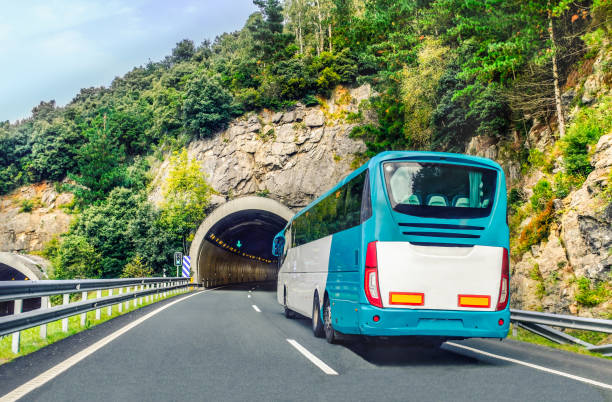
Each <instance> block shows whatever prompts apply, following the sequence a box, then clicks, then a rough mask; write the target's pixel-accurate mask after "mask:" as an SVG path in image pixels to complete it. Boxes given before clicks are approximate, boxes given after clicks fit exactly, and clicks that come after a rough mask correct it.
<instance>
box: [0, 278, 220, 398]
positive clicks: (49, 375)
mask: <svg viewBox="0 0 612 402" xmlns="http://www.w3.org/2000/svg"><path fill="white" fill-rule="evenodd" d="M220 287H223V286H219V287H217V288H212V289H208V290H204V291H202V292H197V293H194V294H191V295H189V296H186V297H183V298H180V299H179V300H175V301H173V302H171V303H168V304H166V305H164V306H161V307H160V308H158V309H157V310H154V311H152V312H150V313H148V314H147V315H145V316H143V317H140V318H139V319H137V320H136V321H133V322H131V323H129V324H127V325H125V326H124V327H123V328H121V329H119V330H117V331H115V332H113V333H112V334H110V335H108V336H106V337H105V338H102V339H100V340H99V341H98V342H96V343H94V344H93V345H91V346H89V347H88V348H86V349H83V350H82V351H80V352H79V353H77V354H75V355H73V356H71V357H69V358H68V359H66V360H64V361H63V362H61V363H59V364H58V365H56V366H54V367H52V368H50V369H49V370H47V371H45V372H44V373H42V374H40V375H39V376H38V377H35V378H33V379H31V380H30V381H28V382H26V383H25V384H23V385H21V386H19V387H17V388H16V389H14V390H13V391H11V392H9V393H8V394H6V395H4V396H3V397H1V398H0V402H8V401H16V400H18V399H19V398H22V397H23V396H25V395H27V394H28V393H30V392H32V391H34V390H35V389H36V388H38V387H40V386H41V385H44V384H46V383H47V382H49V381H51V380H52V379H54V378H55V377H57V376H58V375H60V374H61V373H63V372H64V371H66V370H68V369H69V368H71V367H72V366H74V365H75V364H77V363H78V362H80V361H81V360H83V359H84V358H86V357H87V356H90V355H91V354H93V353H94V352H96V351H98V350H99V349H102V348H103V347H104V346H106V345H108V344H109V343H111V342H112V341H114V340H115V339H117V338H119V337H120V336H121V335H123V334H125V333H126V332H128V331H129V330H131V329H132V328H134V327H136V326H138V325H140V324H142V323H143V322H144V321H146V320H148V319H149V318H151V317H153V316H154V315H156V314H158V313H161V312H162V311H163V310H165V309H167V308H168V307H170V306H172V305H174V304H176V303H179V302H182V301H183V300H187V299H189V298H190V297H193V296H196V295H199V294H202V293H206V292H209V291H211V290H215V289H219V288H220Z"/></svg>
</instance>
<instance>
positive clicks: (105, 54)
mask: <svg viewBox="0 0 612 402" xmlns="http://www.w3.org/2000/svg"><path fill="white" fill-rule="evenodd" d="M255 11H257V9H256V7H255V6H254V5H253V3H252V0H172V1H169V0H123V1H120V0H26V1H13V0H0V121H5V120H9V121H11V122H14V121H15V120H17V119H22V118H25V117H28V116H30V115H31V110H32V108H33V107H34V106H36V105H38V104H39V103H40V101H42V100H44V101H48V100H51V99H54V100H55V101H56V103H57V105H58V106H64V105H66V104H67V103H68V102H70V101H71V100H72V98H73V97H74V96H75V95H76V94H77V93H78V92H79V90H80V89H81V88H88V87H92V86H96V87H97V86H102V85H103V86H108V85H109V84H110V83H111V81H112V80H113V79H114V78H115V77H117V76H122V75H124V74H125V73H127V72H128V71H130V70H131V69H132V68H133V67H136V66H140V65H144V64H146V63H147V62H148V61H149V60H152V61H159V60H162V59H163V58H164V57H165V56H166V55H169V54H170V53H171V51H172V48H173V47H174V46H175V45H176V43H177V42H179V41H181V40H182V39H191V40H193V41H194V43H195V44H196V45H198V44H200V43H201V42H202V41H203V40H204V39H211V40H212V39H214V38H215V36H217V35H219V34H222V33H223V32H231V31H235V30H237V29H240V28H242V27H243V25H244V23H245V22H246V19H247V17H248V16H249V15H250V14H251V13H253V12H255Z"/></svg>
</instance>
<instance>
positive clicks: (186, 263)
mask: <svg viewBox="0 0 612 402" xmlns="http://www.w3.org/2000/svg"><path fill="white" fill-rule="evenodd" d="M190 276H191V257H189V256H188V255H185V256H183V278H189V277H190Z"/></svg>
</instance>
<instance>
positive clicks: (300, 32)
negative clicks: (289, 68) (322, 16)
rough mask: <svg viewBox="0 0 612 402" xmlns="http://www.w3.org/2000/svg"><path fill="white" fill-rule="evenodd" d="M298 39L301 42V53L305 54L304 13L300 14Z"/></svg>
mask: <svg viewBox="0 0 612 402" xmlns="http://www.w3.org/2000/svg"><path fill="white" fill-rule="evenodd" d="M298 41H299V43H300V54H304V39H303V38H302V13H301V12H300V13H299V14H298Z"/></svg>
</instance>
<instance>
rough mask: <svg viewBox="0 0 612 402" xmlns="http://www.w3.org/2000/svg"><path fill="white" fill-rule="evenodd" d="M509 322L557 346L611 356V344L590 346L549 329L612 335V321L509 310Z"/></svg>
mask: <svg viewBox="0 0 612 402" xmlns="http://www.w3.org/2000/svg"><path fill="white" fill-rule="evenodd" d="M510 321H512V322H513V323H515V324H516V325H517V326H518V327H521V328H524V329H526V330H528V331H531V332H533V333H534V334H537V335H540V336H542V337H544V338H546V339H549V340H551V341H553V342H556V343H559V344H568V343H573V344H577V345H581V346H584V347H585V348H586V349H587V350H589V351H591V352H596V353H601V354H603V355H604V356H612V344H610V345H599V346H596V345H592V344H590V343H588V342H585V341H583V340H582V339H578V338H575V337H573V336H571V335H569V334H566V333H564V332H562V331H558V330H556V329H554V328H551V327H558V328H571V329H579V330H584V331H593V332H603V333H607V334H612V320H604V319H601V318H588V317H576V316H573V315H562V314H551V313H540V312H536V311H527V310H514V309H511V310H510Z"/></svg>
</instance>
